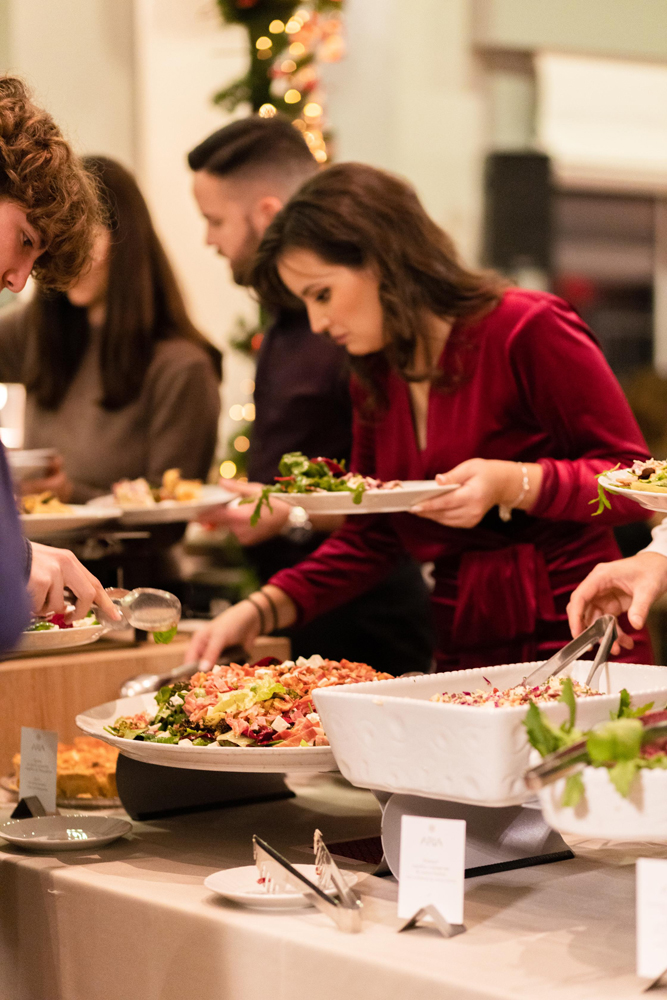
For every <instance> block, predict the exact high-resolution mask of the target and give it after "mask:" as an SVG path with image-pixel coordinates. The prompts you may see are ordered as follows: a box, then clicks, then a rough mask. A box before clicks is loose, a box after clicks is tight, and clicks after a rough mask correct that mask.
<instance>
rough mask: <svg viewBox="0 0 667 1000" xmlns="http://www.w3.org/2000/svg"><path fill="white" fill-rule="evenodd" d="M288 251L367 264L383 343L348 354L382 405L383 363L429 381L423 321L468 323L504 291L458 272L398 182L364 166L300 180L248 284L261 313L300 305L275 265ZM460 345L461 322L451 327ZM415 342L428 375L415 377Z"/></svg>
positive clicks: (439, 236) (491, 279) (483, 275)
mask: <svg viewBox="0 0 667 1000" xmlns="http://www.w3.org/2000/svg"><path fill="white" fill-rule="evenodd" d="M289 248H299V249H306V250H310V251H311V252H312V253H314V254H316V255H317V256H318V257H320V258H321V259H322V260H324V261H326V262H327V263H329V264H340V265H343V266H345V267H351V268H362V267H369V266H370V267H372V268H373V269H374V270H375V271H376V273H377V274H378V276H379V295H380V302H381V305H382V311H383V317H384V332H385V336H386V339H387V346H386V347H385V348H384V349H383V350H382V351H380V352H379V354H371V355H366V356H363V357H359V356H354V357H351V358H350V364H351V366H352V369H353V371H355V372H356V374H357V375H358V376H359V378H360V379H361V381H362V382H363V383H365V384H366V386H367V387H368V388H369V389H370V391H371V395H372V396H373V398H374V399H375V401H379V400H381V399H383V397H384V392H383V373H384V372H385V371H386V370H387V368H388V367H389V366H391V367H392V368H394V369H395V370H397V371H398V372H399V374H400V375H401V376H402V377H403V378H404V379H406V380H407V381H416V380H420V379H423V378H428V377H432V376H433V374H434V373H433V370H432V365H433V361H434V359H433V358H432V357H431V352H430V346H429V342H428V339H427V336H426V331H425V323H424V316H425V313H427V312H430V313H433V314H435V315H436V316H439V317H442V318H446V319H452V320H454V321H457V320H469V319H472V318H475V317H478V316H480V315H483V314H484V313H486V312H489V311H490V310H491V309H493V308H494V307H495V306H496V305H497V304H498V302H499V301H500V299H501V297H502V294H503V291H504V289H505V287H506V284H505V282H504V281H503V279H502V278H501V277H500V275H498V274H496V273H495V272H492V271H491V272H480V271H473V270H470V269H468V268H466V267H465V266H464V265H463V264H462V263H461V261H460V260H459V257H458V254H457V252H456V248H455V247H454V244H453V242H452V240H451V239H450V237H449V236H448V235H447V233H445V232H444V231H443V230H442V229H441V228H440V227H439V226H438V225H437V224H436V223H435V222H434V221H433V219H431V218H430V217H429V216H428V215H427V213H426V211H425V210H424V208H423V206H422V204H421V202H420V201H419V198H418V197H417V195H416V193H415V191H414V190H413V189H412V188H411V187H410V185H408V184H406V183H405V181H403V180H400V179H399V178H398V177H394V176H392V175H391V174H388V173H385V172H384V171H382V170H378V169H376V168H375V167H369V166H366V165H365V164H362V163H339V164H336V165H335V166H332V167H329V168H328V169H326V170H323V171H322V172H321V173H318V174H316V175H315V176H314V177H313V178H311V179H310V180H308V181H306V183H305V184H304V185H303V187H302V188H301V189H300V190H299V191H298V192H297V193H296V194H295V195H294V197H293V198H292V199H291V200H290V201H289V202H288V203H287V205H286V206H285V207H284V208H283V210H282V211H281V212H280V213H279V214H278V215H277V216H276V217H275V219H274V220H273V222H272V223H271V225H270V226H269V228H268V229H267V231H266V234H265V236H264V239H263V240H262V244H261V246H260V248H259V251H258V254H257V258H256V262H255V267H254V272H253V277H252V283H253V285H254V287H255V289H256V290H257V293H258V295H259V297H260V299H261V301H262V302H263V303H264V304H265V305H266V306H267V307H268V308H269V309H277V308H281V307H282V308H285V307H289V308H292V309H294V308H303V303H302V302H301V300H299V299H296V298H295V297H294V296H293V295H292V294H291V292H290V291H289V290H288V289H287V288H286V287H285V285H284V284H283V283H282V281H281V279H280V275H279V273H278V263H279V260H280V257H281V256H282V254H283V253H284V252H285V251H286V250H287V249H289ZM455 329H456V331H457V338H456V339H458V340H459V341H461V340H463V341H464V340H465V333H463V336H461V331H462V330H463V331H464V330H465V327H464V325H463V324H460V325H459V324H457V327H456V328H455ZM420 342H421V343H422V345H423V348H424V354H425V357H426V358H427V359H428V361H429V365H430V366H431V368H430V370H429V371H426V372H421V373H417V374H415V373H414V371H413V366H414V361H415V352H416V349H417V345H418V343H420ZM461 377H462V372H461V371H458V370H457V371H450V372H445V373H444V376H443V378H442V379H441V385H443V386H445V385H446V386H450V387H453V386H454V385H455V384H457V381H458V380H460V378H461Z"/></svg>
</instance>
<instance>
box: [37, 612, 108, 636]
mask: <svg viewBox="0 0 667 1000" xmlns="http://www.w3.org/2000/svg"><path fill="white" fill-rule="evenodd" d="M99 624H100V623H99V622H98V620H97V618H96V617H95V612H94V611H89V612H88V614H87V615H86V617H85V618H79V620H78V621H75V622H70V621H67V617H66V615H63V614H50V615H45V616H44V617H40V618H33V620H32V621H31V623H30V625H28V627H27V629H25V631H26V632H57V631H59V630H60V629H66V628H87V627H88V626H90V625H99Z"/></svg>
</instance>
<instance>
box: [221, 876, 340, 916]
mask: <svg viewBox="0 0 667 1000" xmlns="http://www.w3.org/2000/svg"><path fill="white" fill-rule="evenodd" d="M294 868H296V870H297V871H298V872H300V873H301V874H302V875H305V876H306V878H309V879H310V881H311V882H314V883H315V885H317V869H316V868H315V865H294ZM341 874H342V875H343V878H344V879H345V881H346V882H347V884H348V885H349V886H353V885H356V883H357V879H358V875H357V873H356V872H342V873H341ZM258 878H259V872H258V871H257V867H256V866H255V865H247V866H245V867H243V868H227V869H226V870H225V871H221V872H216V873H215V875H209V877H208V878H207V879H204V885H205V886H206V888H207V889H210V890H211V892H215V893H216V894H217V895H218V896H223V897H224V898H225V899H231V900H232V901H233V902H234V903H242V904H243V905H244V906H253V907H258V908H259V907H261V908H262V909H266V910H295V909H301V907H303V906H311V905H312V904H311V903H310V902H309V901H308V899H307V898H306V896H304V895H303V894H302V893H300V892H297V891H296V889H290V890H287V891H285V892H266V890H265V889H264V887H263V886H262V885H261V884H260V883H259V882H258ZM324 891H325V892H326V894H327V896H333V895H335V892H336V890H335V889H334V888H333V887H331V888H329V889H325V890H324Z"/></svg>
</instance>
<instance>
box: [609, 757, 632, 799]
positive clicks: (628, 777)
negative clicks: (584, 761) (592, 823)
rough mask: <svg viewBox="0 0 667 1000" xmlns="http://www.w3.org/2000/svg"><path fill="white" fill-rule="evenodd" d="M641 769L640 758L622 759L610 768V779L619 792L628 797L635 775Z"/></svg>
mask: <svg viewBox="0 0 667 1000" xmlns="http://www.w3.org/2000/svg"><path fill="white" fill-rule="evenodd" d="M638 770H639V761H638V760H622V761H619V763H618V764H614V766H613V767H610V768H609V780H610V781H611V783H612V785H613V786H614V788H615V789H616V791H617V792H620V794H621V795H622V796H623V798H625V799H627V797H628V795H629V794H630V788H631V787H632V782H633V781H634V778H635V775H636V773H637V771H638Z"/></svg>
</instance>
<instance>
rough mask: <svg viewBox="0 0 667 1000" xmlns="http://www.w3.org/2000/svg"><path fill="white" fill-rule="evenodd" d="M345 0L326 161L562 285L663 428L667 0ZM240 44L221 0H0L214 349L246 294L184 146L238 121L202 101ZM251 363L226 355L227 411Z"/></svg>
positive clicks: (480, 253) (15, 64)
mask: <svg viewBox="0 0 667 1000" xmlns="http://www.w3.org/2000/svg"><path fill="white" fill-rule="evenodd" d="M344 13H345V22H346V29H345V31H346V39H347V55H346V57H345V58H344V59H343V60H342V61H341V62H339V63H336V64H332V65H330V66H327V67H326V69H325V80H326V86H327V92H328V113H329V118H330V121H331V124H332V127H333V130H334V133H335V155H336V157H337V158H338V159H359V160H365V161H367V162H371V163H374V164H376V165H378V166H381V167H386V168H388V169H390V170H394V171H397V172H398V173H400V174H402V175H403V176H405V177H407V178H409V179H410V180H411V181H412V182H413V183H414V184H415V185H416V187H417V189H418V191H419V193H420V194H421V196H422V198H423V199H424V201H425V203H426V205H427V207H428V209H429V210H430V211H431V212H432V214H433V215H434V216H435V217H436V219H437V220H438V221H439V222H440V223H441V224H442V225H444V226H445V228H447V229H448V230H449V231H450V232H451V234H452V235H453V236H454V238H455V239H456V240H457V242H458V243H459V245H460V247H461V249H462V252H463V253H464V255H465V256H466V257H467V258H468V259H469V260H471V261H479V260H485V261H487V262H489V263H492V264H494V265H496V266H499V267H501V268H502V269H503V270H504V271H505V272H506V273H508V274H510V275H511V276H512V277H514V279H515V280H517V281H518V282H519V283H523V284H526V285H535V286H538V287H550V288H552V289H554V290H556V291H558V292H560V293H561V294H564V295H565V296H566V297H567V298H569V299H570V300H571V301H572V302H573V303H574V304H575V305H576V307H577V308H578V309H579V310H580V311H581V312H582V314H584V315H585V317H586V318H587V319H588V320H589V321H590V322H591V324H592V325H593V327H594V329H595V330H596V332H597V333H598V335H599V336H600V338H601V341H602V343H603V346H604V349H605V351H606V353H607V356H608V358H609V360H610V362H611V363H612V366H613V367H614V369H615V370H616V371H617V373H618V374H619V377H621V378H622V379H623V381H624V384H625V385H626V387H627V391H628V393H629V394H630V397H631V399H633V402H634V403H635V408H636V410H641V408H642V405H643V401H645V400H646V399H648V398H649V396H650V399H651V402H650V405H648V406H645V407H644V408H645V409H647V410H648V411H650V412H647V413H645V414H644V415H643V417H642V419H643V420H644V421H645V424H646V426H649V425H650V426H653V425H655V428H656V429H657V430H656V433H657V431H658V430H660V429H661V428H662V427H664V426H667V393H665V391H664V388H663V380H662V376H663V375H665V374H667V208H666V207H665V206H666V205H667V202H666V201H665V199H666V198H667V4H665V3H664V0H586V2H585V3H582V2H581V0H411V2H410V3H406V2H405V0H345V3H344ZM247 46H248V43H247V35H246V34H245V32H244V30H243V29H242V28H240V27H239V26H232V27H230V26H225V25H223V24H222V21H221V18H220V14H219V11H218V8H217V5H216V4H215V2H214V0H57V2H56V0H0V68H2V69H4V70H12V71H15V72H17V73H19V74H21V75H22V76H24V77H25V78H26V79H27V80H28V82H29V83H30V84H31V86H32V87H33V89H34V91H35V93H36V95H37V97H38V98H39V100H40V101H42V102H43V103H44V104H45V105H46V106H48V107H49V109H50V110H51V111H52V112H53V114H54V116H55V117H56V119H57V120H58V121H59V123H60V124H61V125H62V126H63V127H64V129H65V130H66V132H67V133H68V134H69V136H70V137H71V139H72V141H73V142H74V143H75V145H76V146H77V148H78V149H79V150H80V151H82V152H101V153H107V154H109V155H112V156H115V157H117V158H118V159H120V160H121V161H122V162H124V163H126V164H127V165H129V166H131V167H133V168H134V169H135V170H136V172H137V174H138V176H139V179H140V181H141V183H142V186H143V188H144V191H145V193H146V195H147V197H148V200H149V203H150V205H151V208H152V210H153V213H154V215H155V219H156V223H157V226H158V229H159V231H160V233H161V235H162V237H163V239H164V241H165V243H166V245H167V248H168V250H169V252H170V254H171V257H172V259H173V261H174V263H175V265H176V267H177V270H178V273H179V275H180V278H181V281H182V284H183V286H184V289H185V292H186V295H187V298H188V301H189V304H190V307H191V309H192V313H193V316H194V318H195V320H196V321H197V323H198V324H199V325H200V326H201V328H202V329H203V330H204V331H205V332H206V334H207V335H208V336H209V337H211V339H212V340H214V341H215V342H216V343H217V344H219V345H221V346H224V345H225V343H226V341H227V339H228V337H229V335H230V331H231V330H232V327H233V323H234V320H235V318H236V317H237V316H238V315H239V314H241V315H246V316H248V317H252V316H253V315H254V312H255V306H254V304H253V303H252V300H251V299H250V297H249V296H248V295H247V293H246V292H244V291H243V290H241V289H239V288H237V287H235V286H234V285H233V283H232V282H231V281H230V279H229V276H228V271H227V266H226V264H225V263H224V262H222V261H220V260H218V259H216V258H215V256H214V255H213V253H212V251H211V250H210V249H208V248H205V247H204V246H203V225H202V223H201V221H200V219H199V218H198V216H197V213H196V210H195V207H194V204H193V202H192V199H191V195H190V177H189V173H188V170H187V167H186V165H185V159H184V158H185V154H186V152H187V151H188V149H190V148H191V147H192V145H194V144H195V143H196V142H197V141H199V140H200V139H201V138H202V137H203V136H204V135H206V134H207V133H208V132H210V131H212V130H213V129H214V128H216V127H217V126H219V125H222V124H224V122H225V121H226V120H228V115H226V114H225V113H224V112H222V111H221V110H220V108H219V107H215V106H214V105H213V104H212V102H211V98H212V95H213V94H214V93H215V92H216V91H217V90H219V89H220V88H221V87H222V86H224V85H225V83H227V82H229V81H230V80H232V79H233V78H234V77H235V76H238V74H239V72H240V71H242V69H243V66H244V65H245V63H246V61H247V59H248V48H247ZM237 113H243V109H239V111H238V112H237ZM250 371H251V369H250V363H249V362H248V361H247V359H245V358H244V357H243V356H242V355H239V354H238V353H236V352H228V353H227V359H226V379H225V388H224V394H225V413H228V412H229V409H230V407H231V406H232V405H233V404H235V403H238V402H241V403H243V402H246V400H247V398H248V393H247V388H246V389H242V388H241V386H242V385H245V386H246V387H247V380H248V375H249V373H250ZM649 384H650V392H647V391H646V386H647V385H649ZM651 421H653V424H651ZM226 433H227V431H226V432H225V436H226ZM661 433H662V431H661ZM656 447H657V445H656ZM664 450H665V453H666V454H667V441H666V442H665V449H664Z"/></svg>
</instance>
